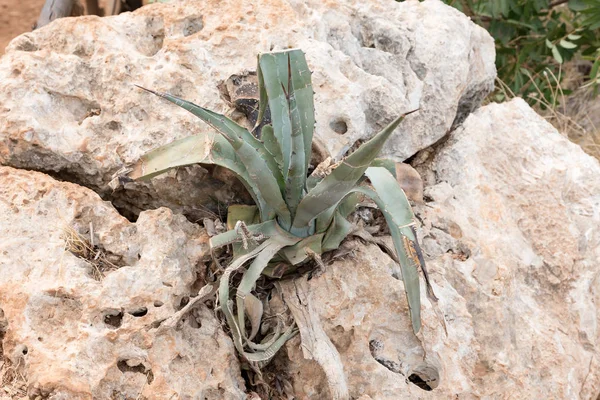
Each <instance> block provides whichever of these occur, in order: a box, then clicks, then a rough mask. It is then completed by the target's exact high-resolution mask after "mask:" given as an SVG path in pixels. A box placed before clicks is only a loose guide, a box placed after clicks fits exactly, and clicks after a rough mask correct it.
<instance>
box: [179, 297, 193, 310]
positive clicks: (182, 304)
mask: <svg viewBox="0 0 600 400" xmlns="http://www.w3.org/2000/svg"><path fill="white" fill-rule="evenodd" d="M189 302H190V298H189V297H188V296H183V297H182V298H181V301H180V302H179V307H178V308H177V310H178V311H179V310H181V309H182V308H183V307H185V306H187V304H188V303H189Z"/></svg>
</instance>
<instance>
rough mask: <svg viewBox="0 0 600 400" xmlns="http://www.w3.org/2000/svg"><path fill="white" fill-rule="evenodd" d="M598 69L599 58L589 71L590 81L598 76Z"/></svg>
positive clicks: (599, 64)
mask: <svg viewBox="0 0 600 400" xmlns="http://www.w3.org/2000/svg"><path fill="white" fill-rule="evenodd" d="M598 67H600V58H599V59H597V60H596V61H594V64H592V69H591V70H590V79H591V80H594V79H595V78H596V76H597V75H598Z"/></svg>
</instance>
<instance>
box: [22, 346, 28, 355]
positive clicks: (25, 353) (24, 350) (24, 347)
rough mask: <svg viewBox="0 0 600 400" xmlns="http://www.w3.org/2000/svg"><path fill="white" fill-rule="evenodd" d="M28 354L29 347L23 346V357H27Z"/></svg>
mask: <svg viewBox="0 0 600 400" xmlns="http://www.w3.org/2000/svg"><path fill="white" fill-rule="evenodd" d="M28 352H29V350H28V349H27V346H23V355H24V356H26V355H27V353H28Z"/></svg>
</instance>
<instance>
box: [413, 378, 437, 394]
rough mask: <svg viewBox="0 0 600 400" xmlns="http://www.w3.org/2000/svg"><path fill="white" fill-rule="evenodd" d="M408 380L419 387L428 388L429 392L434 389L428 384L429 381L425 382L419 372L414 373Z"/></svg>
mask: <svg viewBox="0 0 600 400" xmlns="http://www.w3.org/2000/svg"><path fill="white" fill-rule="evenodd" d="M408 380H409V381H410V382H412V383H414V384H415V385H417V386H418V387H420V388H421V389H423V390H426V391H428V392H430V391H431V390H433V389H432V388H431V386H429V385H428V384H427V382H425V381H424V380H423V379H422V378H421V377H420V376H419V375H417V374H412V375H410V376H409V377H408Z"/></svg>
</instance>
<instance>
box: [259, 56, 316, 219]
mask: <svg viewBox="0 0 600 400" xmlns="http://www.w3.org/2000/svg"><path fill="white" fill-rule="evenodd" d="M259 63H260V72H261V75H262V84H263V86H264V88H265V89H266V93H267V97H268V100H269V108H270V110H271V120H272V121H273V129H274V136H275V138H276V140H277V142H278V143H279V144H280V148H281V149H282V151H281V153H282V172H283V177H284V179H285V181H286V185H285V200H286V203H287V205H288V207H289V209H290V212H291V214H292V217H293V216H294V214H295V212H296V208H297V207H298V203H299V202H300V199H301V198H302V195H303V190H304V188H305V185H306V174H307V170H308V163H309V162H310V152H311V144H312V137H313V130H314V124H315V118H314V102H313V89H312V85H311V77H310V71H309V69H308V65H307V64H306V59H305V57H304V53H303V52H302V51H301V50H298V49H295V50H285V51H283V52H277V53H267V54H262V55H260V57H259Z"/></svg>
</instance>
